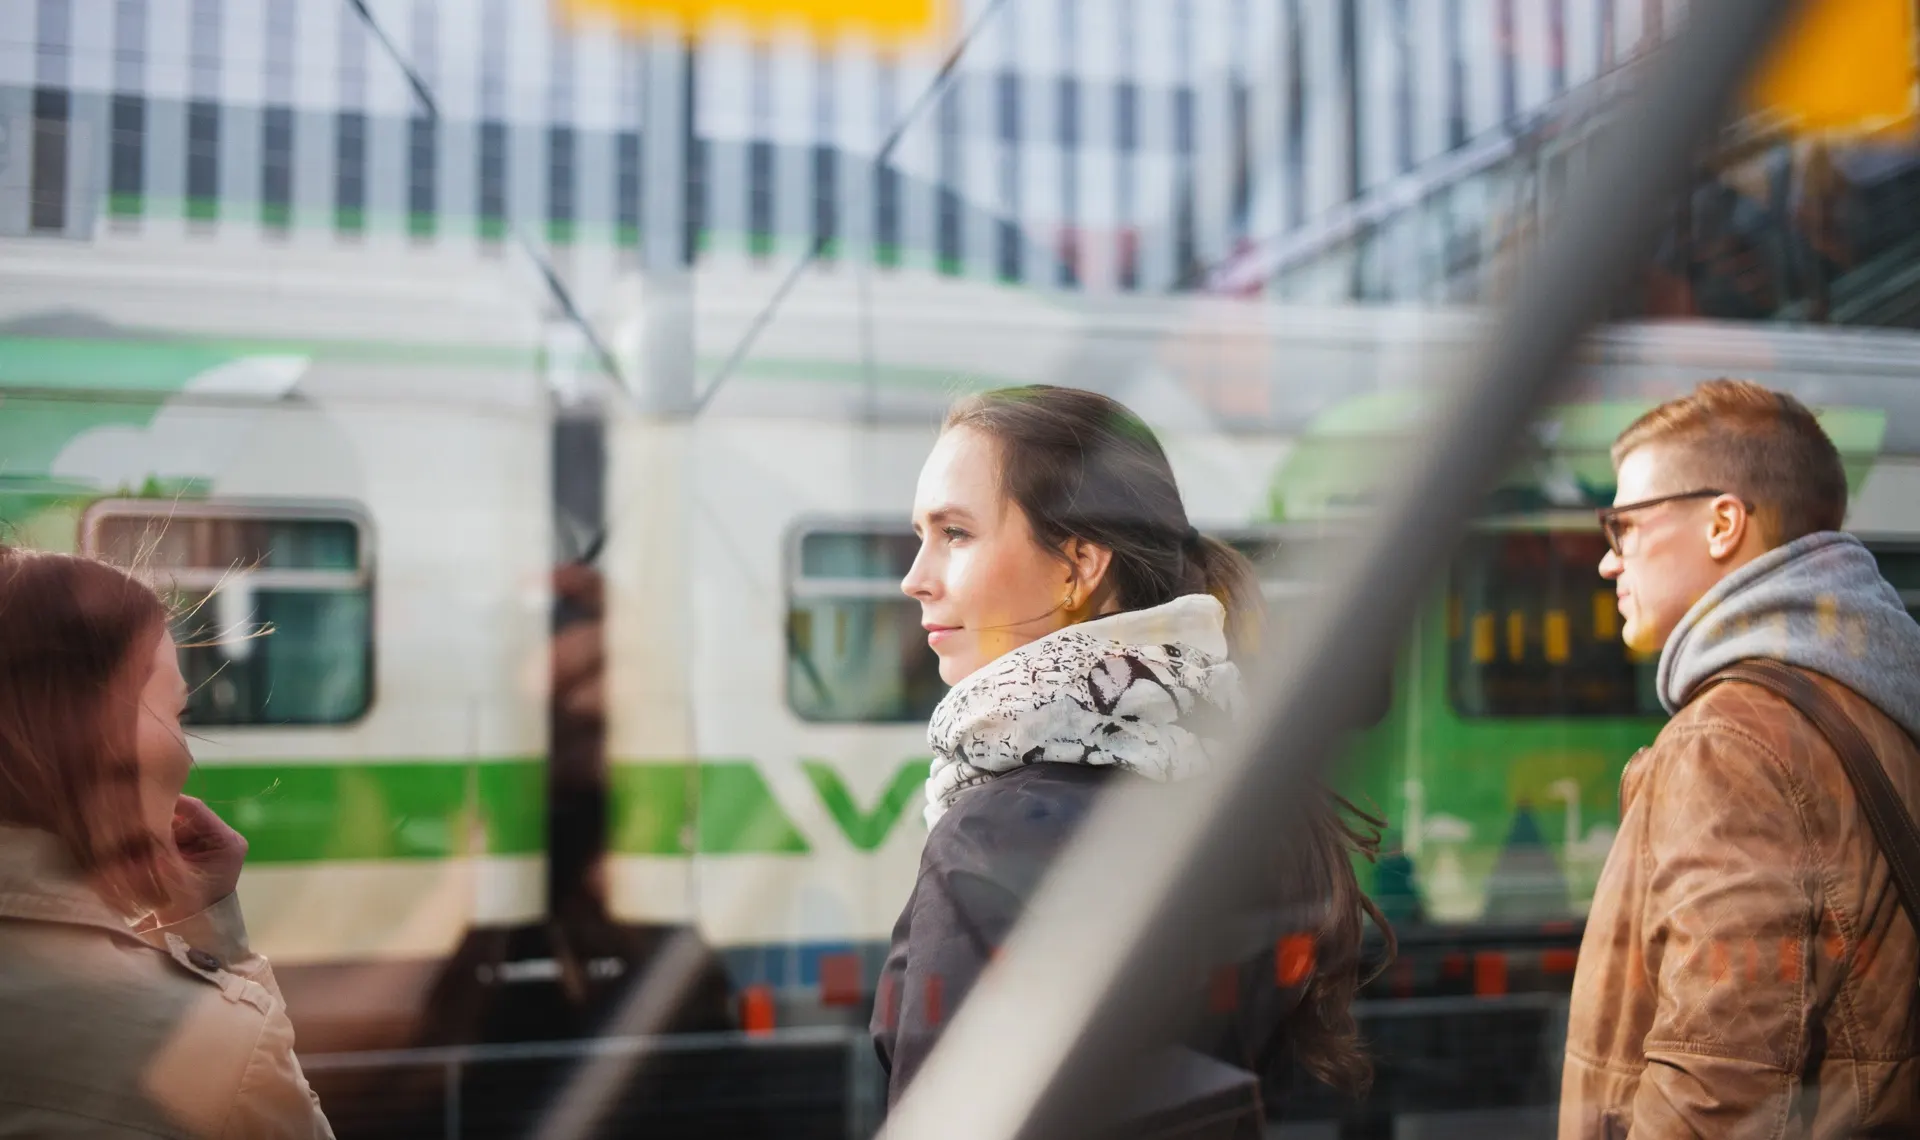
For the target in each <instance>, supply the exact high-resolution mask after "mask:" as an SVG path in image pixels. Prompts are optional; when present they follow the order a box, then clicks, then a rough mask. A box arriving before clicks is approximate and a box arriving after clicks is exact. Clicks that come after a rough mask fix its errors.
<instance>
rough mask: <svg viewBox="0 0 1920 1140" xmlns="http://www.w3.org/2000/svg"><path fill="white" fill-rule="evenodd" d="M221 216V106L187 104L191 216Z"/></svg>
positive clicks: (198, 102) (209, 218)
mask: <svg viewBox="0 0 1920 1140" xmlns="http://www.w3.org/2000/svg"><path fill="white" fill-rule="evenodd" d="M219 213H220V105H219V104H218V103H213V102H209V101H206V100H195V101H194V102H191V103H188V104H187V217H188V218H190V219H192V220H194V221H200V222H210V221H213V220H214V219H215V218H216V217H218V216H219Z"/></svg>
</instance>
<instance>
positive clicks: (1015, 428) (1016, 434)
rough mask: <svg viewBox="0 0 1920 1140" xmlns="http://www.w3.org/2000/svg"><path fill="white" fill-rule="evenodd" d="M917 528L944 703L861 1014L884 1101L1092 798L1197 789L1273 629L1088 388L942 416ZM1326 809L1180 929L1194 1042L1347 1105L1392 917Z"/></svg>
mask: <svg viewBox="0 0 1920 1140" xmlns="http://www.w3.org/2000/svg"><path fill="white" fill-rule="evenodd" d="M913 526H914V532H915V534H916V535H918V537H919V539H920V549H919V552H918V555H917V557H916V558H915V560H914V563H913V566H912V568H911V569H910V570H909V572H908V574H907V576H906V578H905V580H904V581H903V582H902V583H901V588H902V589H903V590H904V591H905V592H906V593H907V595H908V596H910V597H912V598H913V599H915V600H916V601H918V602H919V603H920V607H921V616H922V624H923V625H924V626H925V627H926V629H927V636H928V641H929V642H930V643H931V645H932V647H933V650H934V652H935V653H936V654H937V655H938V656H939V658H940V676H941V679H942V680H944V681H946V682H947V684H949V685H950V686H952V688H951V689H950V690H949V692H948V693H947V695H946V697H945V698H944V699H943V700H942V701H941V702H940V705H939V707H938V708H936V709H935V710H934V714H933V718H932V721H931V723H930V724H929V726H928V743H929V744H930V745H931V747H932V749H933V753H934V758H933V764H932V770H931V773H930V775H929V777H928V780H927V797H926V798H927V806H926V817H927V822H928V825H929V828H930V831H929V834H928V837H927V844H926V848H925V850H924V852H923V853H922V857H921V864H920V875H919V878H918V880H917V881H916V883H915V886H914V890H913V894H912V897H911V898H910V899H909V900H908V902H907V905H906V908H905V910H904V911H903V912H902V913H901V915H900V919H899V922H898V924H897V925H896V927H895V928H894V935H893V946H892V949H891V951H890V953H889V955H888V957H887V961H886V965H885V967H884V969H883V971H882V974H881V979H880V986H879V992H878V995H877V1001H876V1007H875V1010H874V1022H873V1032H874V1039H875V1045H876V1047H877V1048H878V1050H879V1053H880V1057H881V1062H882V1064H883V1065H884V1066H885V1067H886V1069H887V1071H888V1074H889V1089H888V1100H889V1103H892V1102H894V1101H896V1100H897V1099H898V1098H899V1096H900V1094H901V1092H902V1091H903V1090H904V1089H905V1088H906V1086H907V1084H908V1082H910V1081H911V1080H912V1079H913V1077H914V1075H915V1074H916V1072H917V1071H918V1069H919V1067H920V1065H921V1063H922V1062H923V1061H924V1060H925V1058H926V1056H927V1054H928V1052H929V1051H930V1050H931V1049H932V1048H933V1045H934V1042H935V1041H936V1039H937V1038H938V1036H939V1033H940V1031H941V1029H942V1027H943V1025H944V1023H945V1022H946V1021H948V1020H950V1019H951V1016H952V1014H953V1010H954V1008H955V1007H956V1006H957V1005H958V1004H959V1002H960V1001H961V999H962V998H963V997H964V996H965V995H966V992H967V990H968V989H969V988H970V987H971V986H972V984H973V982H974V980H975V979H976V978H977V977H978V975H979V973H980V970H981V969H982V967H984V965H985V963H986V961H987V959H988V958H989V957H991V955H992V954H993V953H994V951H995V950H996V949H997V948H998V946H999V944H1000V942H1001V940H1002V939H1003V938H1004V937H1005V936H1006V935H1007V933H1008V932H1009V931H1010V930H1011V929H1012V927H1013V924H1014V923H1015V921H1016V920H1017V919H1018V917H1019V913H1020V910H1021V908H1022V907H1023V906H1024V904H1025V901H1026V899H1027V898H1028V897H1029V896H1030V894H1031V893H1032V891H1033V890H1034V889H1035V888H1036V887H1037V885H1038V883H1039V880H1040V878H1041V876H1042V875H1043V874H1044V873H1045V871H1046V869H1047V867H1048V865H1049V864H1050V863H1051V861H1052V859H1053V858H1054V856H1055V855H1056V854H1057V853H1058V852H1059V851H1060V849H1061V848H1062V847H1064V846H1065V844H1066V843H1067V841H1068V840H1069V839H1070V838H1071V837H1072V834H1073V833H1074V831H1075V830H1076V829H1077V828H1078V827H1079V825H1080V823H1081V821H1082V819H1083V818H1084V816H1085V815H1086V814H1087V811H1088V810H1089V808H1090V807H1091V805H1092V802H1093V800H1094V798H1095V797H1096V795H1097V794H1098V792H1099V791H1100V790H1101V789H1103V788H1105V787H1107V786H1109V785H1111V784H1112V783H1113V782H1114V781H1117V780H1139V779H1145V780H1153V781H1161V782H1168V781H1176V780H1185V779H1189V778H1200V777H1204V776H1205V775H1206V773H1207V772H1208V771H1209V769H1210V768H1211V767H1212V766H1213V764H1214V763H1215V762H1216V760H1218V759H1219V757H1220V754H1221V750H1222V749H1223V748H1225V747H1227V745H1228V740H1229V738H1230V736H1231V731H1232V722H1233V719H1234V717H1235V716H1236V715H1237V714H1238V712H1239V705H1240V701H1241V680H1240V673H1239V670H1238V669H1237V668H1236V666H1235V664H1234V658H1235V657H1236V656H1242V657H1244V656H1245V655H1246V654H1248V653H1250V652H1252V651H1253V650H1254V649H1255V648H1256V646H1257V643H1258V639H1259V637H1260V631H1261V626H1262V623H1263V621H1264V618H1265V607H1264V605H1263V602H1262V598H1261V594H1260V589H1259V583H1258V581H1257V579H1256V577H1255V575H1254V572H1253V567H1252V565H1251V564H1250V563H1249V562H1248V561H1247V559H1246V558H1245V557H1244V556H1243V555H1241V554H1240V553H1239V552H1237V551H1235V550H1234V549H1233V548H1232V547H1229V546H1227V545H1226V544H1225V543H1222V542H1220V541H1218V540H1217V539H1213V538H1210V537H1207V536H1205V535H1202V534H1200V533H1199V532H1198V531H1197V530H1195V529H1194V527H1193V525H1192V524H1191V523H1190V522H1189V520H1188V518H1187V512H1186V508H1185V506H1184V504H1183V503H1182V502H1181V498H1180V492H1179V488H1178V486H1177V485H1176V484H1175V481H1174V477H1173V471H1172V468H1171V467H1170V465H1169V464H1168V462H1167V457H1166V454H1165V452H1163V451H1162V450H1161V448H1160V444H1159V441H1158V440H1156V439H1155V438H1154V435H1153V432H1152V431H1151V430H1150V429H1149V428H1148V427H1147V426H1146V425H1145V424H1144V423H1142V422H1141V421H1140V419H1139V418H1138V417H1136V416H1134V415H1133V414H1132V413H1131V412H1129V411H1128V410H1127V409H1126V408H1124V407H1122V406H1121V405H1119V404H1118V403H1116V402H1114V401H1113V400H1110V399H1108V398H1106V397H1104V396H1100V395H1097V394H1095V393H1092V392H1085V391H1079V390H1076V389H1070V388H1055V387H1048V386H1033V387H1025V388H1010V389H1004V390H1000V391H994V392H988V393H985V394H982V395H978V396H973V397H970V398H968V399H965V400H962V401H960V402H959V403H958V404H957V405H955V407H954V408H953V409H952V410H951V411H950V412H949V413H948V416H947V420H946V425H945V428H944V430H943V431H942V432H941V435H940V438H939V440H938V442H937V443H936V444H935V445H934V449H933V453H932V454H931V455H930V456H929V457H928V459H927V463H926V466H925V468H924V469H923V470H922V471H921V474H920V482H919V486H918V488H917V489H916V492H915V498H914V508H913ZM1342 806H1346V807H1349V808H1350V806H1351V805H1345V804H1344V801H1340V800H1338V799H1337V798H1336V797H1334V796H1331V795H1329V796H1327V797H1326V799H1325V802H1324V803H1321V804H1317V805H1315V807H1314V809H1313V810H1312V811H1311V812H1310V813H1309V814H1310V818H1311V821H1312V825H1311V827H1309V828H1308V829H1307V830H1306V832H1305V833H1304V834H1303V835H1301V836H1299V837H1293V838H1291V839H1289V840H1288V841H1285V842H1282V843H1280V844H1278V845H1277V846H1278V847H1279V848H1281V850H1279V851H1277V852H1276V855H1275V861H1274V865H1273V866H1272V867H1271V869H1270V874H1269V875H1268V876H1266V878H1267V879H1268V882H1267V883H1266V889H1265V890H1264V891H1263V897H1261V898H1259V899H1257V900H1253V901H1252V902H1251V903H1250V908H1251V909H1250V911H1249V914H1250V916H1251V917H1252V919H1253V921H1251V922H1250V923H1236V924H1235V927H1234V929H1233V930H1231V931H1220V932H1208V934H1207V935H1206V936H1204V937H1203V936H1201V935H1200V934H1196V938H1195V942H1196V953H1197V954H1205V955H1207V956H1208V957H1209V958H1210V960H1209V961H1208V962H1206V963H1204V964H1203V966H1204V967H1205V968H1207V969H1208V973H1209V974H1210V978H1209V982H1210V984H1209V985H1207V986H1205V987H1202V986H1201V985H1200V984H1199V979H1195V989H1196V990H1201V989H1203V988H1204V989H1205V990H1206V991H1207V993H1208V994H1210V995H1211V996H1212V998H1213V1002H1212V1004H1213V1006H1214V1009H1213V1011H1212V1013H1213V1015H1212V1016H1211V1017H1208V1016H1206V1015H1205V1014H1204V1013H1203V1012H1201V1011H1196V1019H1195V1026H1194V1031H1193V1032H1192V1033H1191V1034H1189V1035H1188V1037H1187V1038H1186V1040H1187V1041H1188V1042H1189V1043H1190V1044H1193V1045H1195V1046H1197V1047H1199V1048H1202V1049H1204V1050H1205V1051H1206V1052H1207V1053H1210V1054H1212V1055H1213V1056H1214V1057H1216V1058H1218V1059H1220V1060H1223V1061H1227V1062H1229V1063H1232V1064H1234V1065H1237V1066H1240V1067H1242V1068H1245V1069H1248V1070H1250V1071H1252V1072H1254V1073H1255V1074H1258V1075H1261V1076H1263V1077H1271V1076H1276V1075H1279V1074H1281V1073H1283V1072H1284V1071H1285V1070H1286V1069H1287V1066H1288V1065H1289V1064H1294V1065H1298V1066H1299V1067H1301V1068H1302V1069H1304V1070H1305V1071H1306V1072H1308V1073H1310V1074H1311V1075H1312V1076H1314V1077H1316V1078H1318V1079H1319V1080H1321V1081H1324V1082H1326V1083H1328V1084H1330V1085H1333V1086H1334V1087H1336V1088H1339V1089H1341V1090H1343V1091H1345V1092H1348V1093H1352V1094H1358V1093H1360V1092H1361V1091H1363V1090H1364V1089H1365V1087H1366V1085H1367V1083H1368V1081H1369V1079H1370V1077H1371V1066H1370V1065H1369V1063H1368V1061H1367V1058H1366V1057H1365V1055H1364V1054H1363V1053H1362V1052H1361V1050H1360V1047H1359V1042H1358V1034H1357V1030H1356V1027H1355V1025H1354V1021H1353V1015H1352V1012H1351V1009H1350V1006H1351V1003H1352V1000H1353V996H1354V993H1355V991H1356V990H1357V989H1358V987H1359V985H1360V984H1361V980H1362V979H1361V977H1360V968H1361V967H1360V943H1361V936H1362V924H1363V921H1364V918H1365V917H1366V916H1371V917H1372V918H1373V920H1374V921H1375V922H1376V923H1377V924H1379V925H1380V927H1381V929H1382V930H1383V931H1385V930H1386V923H1385V920H1384V919H1383V918H1382V917H1381V916H1380V913H1379V911H1378V909H1377V908H1375V907H1374V906H1373V904H1372V903H1371V902H1370V901H1368V900H1367V898H1366V897H1365V896H1364V895H1363V894H1362V893H1361V891H1360V888H1359V884H1358V882H1357V880H1356V879H1355V876H1354V871H1353V866H1352V862H1351V856H1352V855H1353V854H1354V853H1355V852H1359V853H1362V854H1364V855H1367V856H1368V857H1371V856H1372V855H1373V854H1374V853H1375V852H1376V851H1377V844H1378V835H1377V831H1376V832H1375V833H1373V834H1370V835H1363V834H1361V833H1360V832H1357V831H1355V830H1354V829H1353V828H1351V827H1349V826H1348V825H1347V824H1346V823H1345V822H1344V821H1343V820H1342V818H1341V816H1340V814H1339V808H1340V807H1342ZM1366 822H1367V823H1368V824H1371V825H1373V826H1375V827H1377V826H1378V825H1379V824H1380V821H1378V820H1373V819H1371V818H1370V817H1366ZM1389 937H1390V935H1389ZM1223 971H1224V973H1223ZM1223 985H1224V988H1225V991H1226V993H1225V996H1226V997H1227V998H1229V999H1231V1000H1228V1001H1224V1002H1222V1001H1220V996H1221V993H1222V987H1223ZM1196 1004H1197V1005H1200V1006H1201V1007H1202V1008H1203V1010H1204V1008H1205V1007H1206V1006H1207V1005H1208V1003H1207V1002H1205V1001H1200V1000H1196Z"/></svg>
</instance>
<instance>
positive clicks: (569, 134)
mask: <svg viewBox="0 0 1920 1140" xmlns="http://www.w3.org/2000/svg"><path fill="white" fill-rule="evenodd" d="M573 173H574V132H573V128H572V127H567V126H554V127H548V128H547V240H548V241H550V242H552V243H553V244H555V245H566V244H568V243H569V242H571V241H573V237H574V233H573V227H574V209H573V187H574V177H573Z"/></svg>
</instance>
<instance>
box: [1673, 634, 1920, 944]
mask: <svg viewBox="0 0 1920 1140" xmlns="http://www.w3.org/2000/svg"><path fill="white" fill-rule="evenodd" d="M1723 681H1744V682H1746V683H1747V684H1749V685H1758V686H1759V687H1761V688H1763V689H1765V690H1767V691H1768V692H1770V693H1772V694H1773V695H1774V696H1776V697H1779V698H1780V699H1781V700H1783V701H1785V702H1787V703H1788V704H1790V705H1792V706H1793V707H1794V708H1795V709H1797V710H1799V712H1800V715H1801V716H1803V717H1805V718H1806V719H1807V720H1809V721H1811V722H1812V723H1813V726H1814V727H1815V728H1816V729H1818V730H1819V731H1820V735H1822V736H1824V737H1826V738H1827V743H1828V744H1829V745H1831V746H1832V748H1833V750H1834V752H1835V753H1836V754H1837V755H1838V756H1839V757H1840V766H1841V767H1843V768H1845V769H1846V770H1847V780H1848V782H1849V783H1851V784H1852V785H1853V790H1854V794H1855V795H1856V796H1858V797H1859V799H1860V807H1861V809H1862V810H1863V811H1865V812H1866V815H1867V823H1868V824H1869V825H1871V826H1872V828H1873V835H1874V838H1875V839H1877V840H1879V842H1880V851H1881V853H1882V854H1884V855H1885V856H1886V857H1887V865H1888V866H1889V867H1890V868H1892V870H1893V882H1894V886H1895V887H1896V888H1897V889H1898V890H1899V892H1900V899H1901V901H1902V902H1904V903H1905V904H1906V906H1907V918H1908V920H1909V921H1911V922H1912V923H1913V925H1914V927H1915V929H1917V930H1920V828H1916V827H1915V826H1914V823H1913V816H1912V815H1911V814H1910V813H1909V812H1908V811H1907V807H1906V805H1905V804H1903V803H1901V802H1900V796H1899V794H1898V793H1897V792H1895V791H1894V789H1893V781H1892V780H1890V779H1888V778H1887V770H1886V768H1885V767H1884V766H1882V765H1881V763H1880V760H1879V758H1878V757H1877V756H1875V755H1874V752H1873V746H1872V745H1870V744H1868V743H1867V738H1866V736H1865V735H1863V734H1862V733H1861V731H1860V726H1859V725H1857V724H1855V723H1853V718H1851V717H1849V716H1848V715H1847V714H1846V712H1845V710H1843V709H1842V708H1841V707H1840V704H1839V702H1838V701H1836V700H1834V699H1833V697H1832V696H1831V695H1830V694H1829V693H1827V691H1826V690H1824V689H1822V688H1821V687H1820V686H1819V685H1818V684H1815V683H1814V681H1813V680H1812V679H1811V678H1809V677H1808V676H1807V674H1806V673H1805V672H1804V671H1802V670H1800V669H1796V668H1794V667H1792V666H1790V665H1786V664H1782V663H1781V662H1779V661H1775V660H1772V659H1770V658H1753V659H1751V660H1747V661H1740V662H1736V663H1735V664H1733V665H1729V666H1728V667H1727V668H1725V669H1722V670H1721V671H1720V672H1718V673H1716V674H1714V675H1713V676H1712V677H1709V678H1707V680H1706V682H1705V683H1703V684H1702V685H1701V686H1700V687H1699V689H1697V690H1695V691H1694V695H1693V698H1692V699H1693V700H1698V699H1699V698H1700V694H1702V693H1704V692H1706V691H1707V690H1708V689H1710V688H1712V687H1713V686H1715V685H1717V684H1720V683H1721V682H1723Z"/></svg>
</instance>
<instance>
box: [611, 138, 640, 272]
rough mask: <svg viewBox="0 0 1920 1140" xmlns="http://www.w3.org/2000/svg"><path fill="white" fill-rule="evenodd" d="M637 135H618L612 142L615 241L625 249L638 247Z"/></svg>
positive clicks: (638, 181) (638, 168)
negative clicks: (616, 226)
mask: <svg viewBox="0 0 1920 1140" xmlns="http://www.w3.org/2000/svg"><path fill="white" fill-rule="evenodd" d="M644 185H645V183H644V182H642V181H641V174H640V133H639V132H638V131H621V132H620V135H619V137H618V138H617V139H616V140H615V141H614V151H613V210H614V219H615V222H616V224H617V225H618V227H619V231H618V234H617V235H616V236H617V240H618V241H619V243H620V244H621V245H624V246H637V245H639V244H640V196H641V193H642V189H641V188H642V187H643V186H644Z"/></svg>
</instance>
